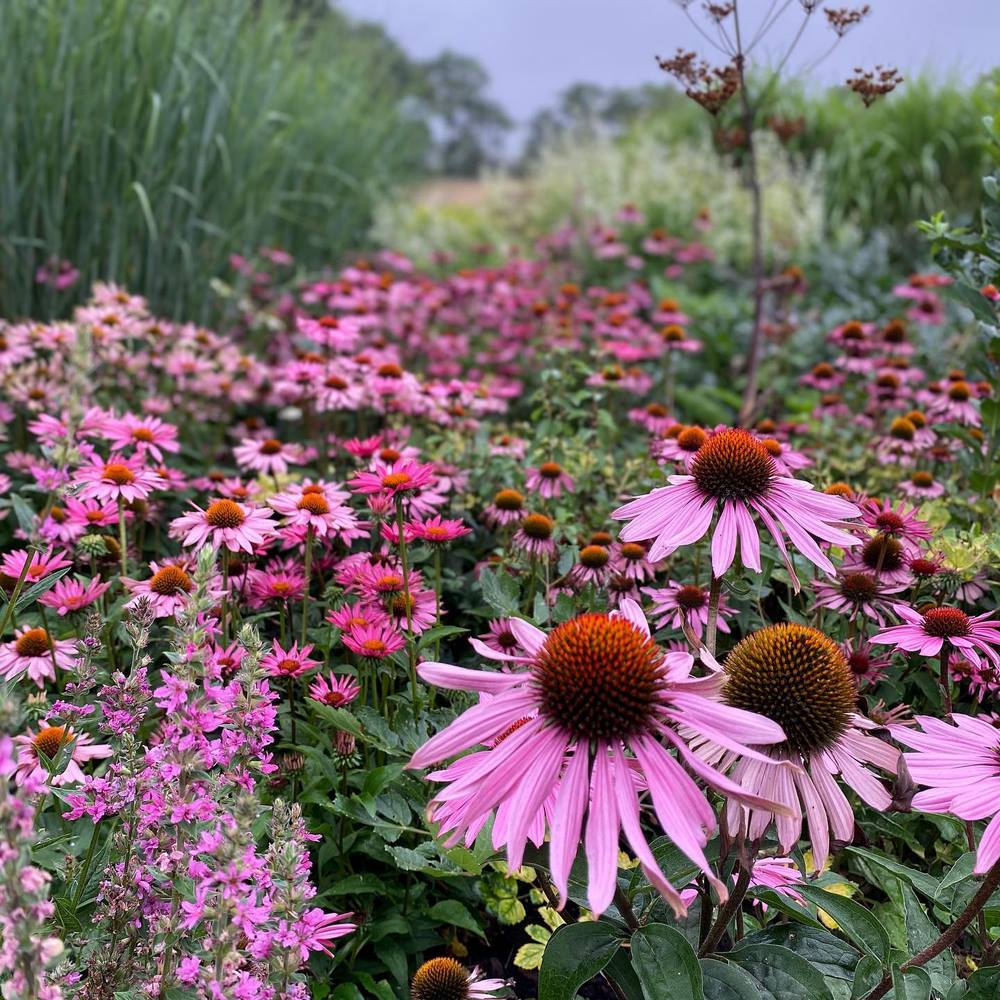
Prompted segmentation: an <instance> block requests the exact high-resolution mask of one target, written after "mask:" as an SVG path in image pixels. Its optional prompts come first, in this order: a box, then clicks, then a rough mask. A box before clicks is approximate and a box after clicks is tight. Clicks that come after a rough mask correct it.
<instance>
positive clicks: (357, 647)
mask: <svg viewBox="0 0 1000 1000" xmlns="http://www.w3.org/2000/svg"><path fill="white" fill-rule="evenodd" d="M340 641H341V642H342V643H343V644H344V645H345V646H346V647H347V648H348V649H349V650H350V651H351V652H352V653H357V654H358V656H363V657H365V658H366V659H369V660H384V659H385V658H386V657H387V656H392V654H393V653H396V652H398V651H399V650H401V649H402V648H403V647H404V646H405V645H406V641H405V640H404V639H403V636H402V635H401V634H400V633H399V631H398V630H397V629H396V628H394V627H393V626H392V625H356V626H354V628H352V629H351V630H350V632H345V633H344V634H343V635H342V636H341V638H340Z"/></svg>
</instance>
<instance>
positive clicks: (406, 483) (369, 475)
mask: <svg viewBox="0 0 1000 1000" xmlns="http://www.w3.org/2000/svg"><path fill="white" fill-rule="evenodd" d="M435 478H436V476H435V473H434V466H433V465H430V464H426V463H425V464H421V463H420V462H414V461H413V460H412V459H409V458H400V459H398V460H397V461H395V462H393V463H392V464H391V465H385V464H384V463H382V462H378V461H376V462H375V468H374V469H372V470H366V471H363V472H359V473H358V474H357V475H356V476H355V477H354V478H353V479H350V480H348V485H349V486H351V487H352V488H353V490H354V492H355V493H373V494H375V495H376V496H383V497H387V498H389V499H395V498H396V497H397V496H406V495H407V494H409V493H414V492H416V491H417V490H422V489H424V488H425V487H427V486H430V485H431V484H432V483H433V482H434V480H435Z"/></svg>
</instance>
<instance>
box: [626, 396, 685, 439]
mask: <svg viewBox="0 0 1000 1000" xmlns="http://www.w3.org/2000/svg"><path fill="white" fill-rule="evenodd" d="M628 418H629V420H631V421H633V422H634V423H637V424H638V425H639V426H640V427H643V428H645V429H646V430H647V431H648V432H649V433H650V434H656V435H659V434H662V433H663V432H664V431H665V430H667V428H669V427H673V425H674V424H676V423H677V421H676V420H675V419H674V418H673V417H672V416H671V415H670V411H669V410H668V409H667V408H666V407H665V406H664V405H663V404H662V403H647V404H646V405H645V406H643V407H641V408H637V409H634V410H629V411H628Z"/></svg>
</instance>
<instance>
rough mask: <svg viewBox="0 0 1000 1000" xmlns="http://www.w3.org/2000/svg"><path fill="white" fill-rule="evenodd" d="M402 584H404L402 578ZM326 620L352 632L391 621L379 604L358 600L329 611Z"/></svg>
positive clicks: (345, 630) (344, 630)
mask: <svg viewBox="0 0 1000 1000" xmlns="http://www.w3.org/2000/svg"><path fill="white" fill-rule="evenodd" d="M400 586H402V580H401V581H400ZM326 620H327V621H328V622H329V623H330V624H331V625H335V626H336V627H337V628H339V629H340V631H341V632H350V631H352V630H354V629H356V628H362V627H365V626H369V625H386V624H388V622H389V616H388V615H387V614H386V613H385V610H384V609H383V608H382V607H381V606H380V605H378V604H365V603H363V602H361V601H356V602H355V603H354V604H345V605H343V607H340V608H337V610H336V611H328V612H327V613H326Z"/></svg>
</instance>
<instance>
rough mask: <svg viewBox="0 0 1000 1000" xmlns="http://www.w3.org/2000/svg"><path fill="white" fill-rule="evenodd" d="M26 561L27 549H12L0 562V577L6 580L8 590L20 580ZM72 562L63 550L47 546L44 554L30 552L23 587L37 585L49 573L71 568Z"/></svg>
mask: <svg viewBox="0 0 1000 1000" xmlns="http://www.w3.org/2000/svg"><path fill="white" fill-rule="evenodd" d="M27 561H28V550H27V549H14V550H13V551H11V552H7V553H6V554H5V555H4V557H3V560H0V575H2V576H4V577H6V578H7V581H5V582H8V583H9V586H8V588H7V589H8V590H10V589H12V588H13V586H14V584H15V583H16V582H17V581H18V580H19V579H20V578H21V574H22V573H23V572H24V564H25V562H27ZM72 565H73V563H72V560H70V559H67V558H66V551H65V550H64V549H59V550H58V551H56V550H55V548H54V547H53V546H51V545H50V546H49V547H48V548H47V549H46V550H45V551H44V552H37V551H36V552H32V554H31V561H30V562H28V571H27V573H25V574H24V585H25V586H26V587H30V586H31V584H33V583H38V582H39V580H43V579H44V578H45V577H47V576H48V575H49V574H50V573H55V572H57V571H58V570H61V569H65V567H67V566H72Z"/></svg>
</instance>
